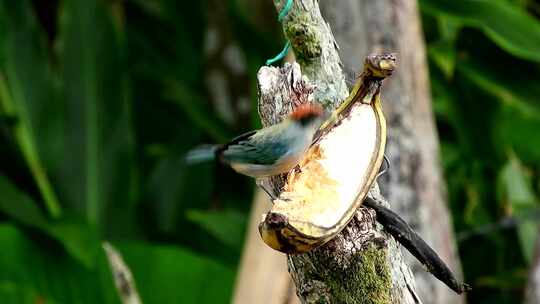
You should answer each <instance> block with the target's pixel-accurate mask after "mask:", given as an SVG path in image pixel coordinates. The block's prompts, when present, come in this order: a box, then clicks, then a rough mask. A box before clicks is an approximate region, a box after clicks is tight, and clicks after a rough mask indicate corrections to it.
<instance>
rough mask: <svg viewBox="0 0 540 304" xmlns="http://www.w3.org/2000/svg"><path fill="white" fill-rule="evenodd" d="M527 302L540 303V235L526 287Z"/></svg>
mask: <svg viewBox="0 0 540 304" xmlns="http://www.w3.org/2000/svg"><path fill="white" fill-rule="evenodd" d="M524 303H526V304H540V237H537V238H536V244H535V249H534V258H533V261H532V265H531V269H530V270H529V279H528V282H527V286H526V287H525V302H524Z"/></svg>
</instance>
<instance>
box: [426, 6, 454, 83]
mask: <svg viewBox="0 0 540 304" xmlns="http://www.w3.org/2000/svg"><path fill="white" fill-rule="evenodd" d="M437 21H438V24H439V32H440V39H439V40H438V41H435V42H433V43H431V44H429V46H428V55H429V56H430V57H431V59H432V60H433V62H434V63H435V64H437V65H438V66H439V68H440V69H441V70H442V71H443V72H444V75H445V76H446V78H448V79H450V78H452V76H453V75H454V68H455V65H456V47H455V44H456V39H457V36H458V33H459V30H460V29H461V23H459V22H457V21H456V20H454V19H451V18H446V17H443V16H438V18H437Z"/></svg>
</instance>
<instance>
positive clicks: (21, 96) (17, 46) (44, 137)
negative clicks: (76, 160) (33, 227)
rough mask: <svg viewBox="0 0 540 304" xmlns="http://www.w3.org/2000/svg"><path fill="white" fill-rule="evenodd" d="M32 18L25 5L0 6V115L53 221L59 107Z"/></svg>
mask: <svg viewBox="0 0 540 304" xmlns="http://www.w3.org/2000/svg"><path fill="white" fill-rule="evenodd" d="M31 13H32V10H31V7H30V5H29V3H28V1H27V0H21V1H2V3H1V4H0V20H2V23H3V24H2V25H1V26H2V33H1V35H0V53H1V54H2V55H0V58H1V59H2V62H1V63H0V112H3V113H5V114H6V115H9V116H13V117H15V118H16V124H15V126H14V128H13V129H12V130H13V133H14V134H13V135H14V137H15V139H16V142H17V144H18V146H19V149H20V150H21V152H22V154H23V157H24V160H25V161H26V164H27V165H28V167H29V169H30V172H31V173H32V176H33V178H34V180H35V182H36V184H37V187H38V189H39V191H40V193H41V196H42V197H43V201H44V202H45V206H46V207H47V210H48V211H49V213H50V214H51V216H53V217H55V218H58V217H59V216H60V215H61V208H60V205H59V203H58V199H57V197H56V194H55V191H54V189H53V188H52V186H51V183H50V180H49V174H48V172H47V169H52V170H54V168H56V167H57V166H58V165H59V161H60V160H61V159H62V157H61V154H59V153H58V146H59V145H60V144H61V143H60V141H59V140H60V136H61V134H62V131H61V128H62V126H61V119H59V117H60V116H59V115H60V114H61V111H60V110H59V109H60V108H61V107H60V104H59V102H58V99H57V98H56V97H57V96H56V91H55V90H54V86H53V84H54V82H53V80H54V79H55V78H54V76H53V74H52V73H51V70H50V67H49V63H48V54H47V51H46V47H45V36H44V34H43V33H42V32H41V31H40V29H39V28H38V26H37V23H36V20H35V18H34V16H33V15H32V14H31ZM43 160H44V162H43ZM44 163H45V165H44Z"/></svg>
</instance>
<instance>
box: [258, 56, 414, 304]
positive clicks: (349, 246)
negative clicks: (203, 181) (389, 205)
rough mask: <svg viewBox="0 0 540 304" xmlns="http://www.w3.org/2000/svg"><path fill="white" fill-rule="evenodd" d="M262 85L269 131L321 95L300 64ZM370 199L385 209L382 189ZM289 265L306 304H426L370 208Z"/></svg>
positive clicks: (273, 73)
mask: <svg viewBox="0 0 540 304" xmlns="http://www.w3.org/2000/svg"><path fill="white" fill-rule="evenodd" d="M336 72H338V73H339V72H340V71H336ZM258 81H259V92H260V98H259V105H260V108H259V111H260V114H261V119H262V121H263V125H269V124H274V123H277V122H279V121H280V120H281V119H282V117H283V116H285V115H286V114H287V113H289V112H290V110H291V109H292V107H293V106H292V103H293V102H294V100H295V99H296V98H299V97H300V96H304V97H300V99H306V95H310V93H311V92H312V91H313V89H315V92H313V95H315V93H316V90H317V89H316V88H313V87H312V86H311V85H310V82H309V81H308V80H307V78H306V77H303V76H302V74H301V72H300V66H299V65H298V64H297V63H293V64H285V66H284V67H282V68H280V69H278V68H274V67H263V68H261V69H260V70H259V74H258ZM277 182H278V183H279V180H278V181H277ZM370 195H371V196H372V197H373V198H375V199H376V200H378V201H380V202H382V203H385V202H384V199H383V198H382V197H381V195H380V193H379V191H378V188H377V187H376V186H375V187H374V189H372V191H371V192H370ZM287 260H288V265H289V272H290V273H291V276H292V277H293V280H294V282H295V285H296V293H297V295H298V297H299V298H300V300H301V301H302V303H420V300H419V298H418V295H417V294H416V292H415V288H414V280H413V278H412V274H411V272H410V270H409V268H408V267H407V265H406V264H405V263H404V261H403V257H402V255H401V251H400V250H399V247H398V246H397V244H396V243H395V241H394V240H393V239H392V238H390V237H388V236H387V235H386V234H384V233H382V232H381V231H380V227H378V225H377V224H376V221H375V215H374V212H373V211H370V210H368V209H365V208H360V210H359V211H358V213H357V215H356V217H355V218H354V219H353V221H351V223H350V224H349V225H348V226H347V227H346V228H345V229H344V230H343V231H342V232H341V233H340V234H339V235H338V236H337V237H335V238H334V239H333V240H332V241H330V242H328V243H327V244H325V245H323V246H321V247H319V248H317V249H315V250H313V251H311V252H309V253H306V254H300V255H290V256H288V258H287Z"/></svg>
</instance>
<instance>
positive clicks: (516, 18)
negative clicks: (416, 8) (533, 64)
mask: <svg viewBox="0 0 540 304" xmlns="http://www.w3.org/2000/svg"><path fill="white" fill-rule="evenodd" d="M420 7H421V9H422V10H423V11H425V12H426V13H427V14H431V15H434V16H438V15H442V16H446V17H449V18H454V19H456V20H457V21H459V22H462V23H463V24H465V25H468V26H472V27H476V28H479V29H481V30H483V31H484V33H485V34H486V35H487V36H488V37H490V38H491V39H492V40H493V41H494V42H495V43H497V45H499V46H500V47H501V48H502V49H504V50H506V51H507V52H510V53H512V54H513V55H515V56H517V57H520V58H523V59H528V60H533V61H540V22H538V21H537V20H536V19H535V18H533V17H532V16H530V15H528V14H527V13H526V12H524V11H523V10H521V9H519V8H518V7H516V6H514V5H510V4H508V3H505V2H502V1H492V0H461V1H447V0H421V1H420Z"/></svg>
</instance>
